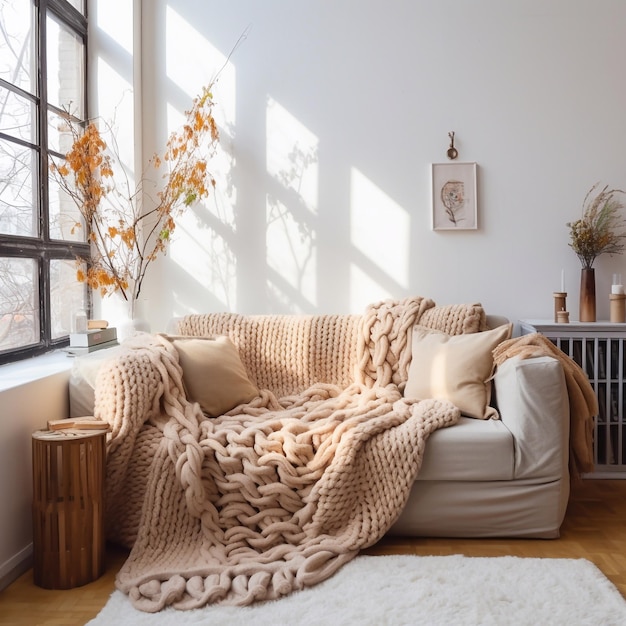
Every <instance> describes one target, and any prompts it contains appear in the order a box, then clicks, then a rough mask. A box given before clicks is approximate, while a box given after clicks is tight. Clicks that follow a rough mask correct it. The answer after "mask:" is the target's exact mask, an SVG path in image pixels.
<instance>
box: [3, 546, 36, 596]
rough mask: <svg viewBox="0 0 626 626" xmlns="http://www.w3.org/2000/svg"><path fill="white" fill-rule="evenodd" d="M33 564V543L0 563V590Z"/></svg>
mask: <svg viewBox="0 0 626 626" xmlns="http://www.w3.org/2000/svg"><path fill="white" fill-rule="evenodd" d="M32 566H33V544H32V543H30V544H28V545H27V546H26V547H25V548H24V549H23V550H20V551H19V552H18V553H17V554H16V555H15V556H13V557H11V558H10V559H9V560H8V561H5V562H4V563H2V565H0V591H2V590H3V589H5V588H6V587H8V586H9V585H10V584H11V583H12V582H13V581H14V580H17V579H18V578H19V577H20V576H21V575H22V574H23V573H24V572H25V571H27V570H28V569H30V568H31V567H32Z"/></svg>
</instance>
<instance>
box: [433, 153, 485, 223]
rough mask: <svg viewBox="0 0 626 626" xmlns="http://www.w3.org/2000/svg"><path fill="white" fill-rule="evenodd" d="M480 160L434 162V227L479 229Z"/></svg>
mask: <svg viewBox="0 0 626 626" xmlns="http://www.w3.org/2000/svg"><path fill="white" fill-rule="evenodd" d="M476 169H477V166H476V163H431V180H432V212H433V216H432V220H433V221H432V227H433V230H476V229H477V228H478V201H477V198H476Z"/></svg>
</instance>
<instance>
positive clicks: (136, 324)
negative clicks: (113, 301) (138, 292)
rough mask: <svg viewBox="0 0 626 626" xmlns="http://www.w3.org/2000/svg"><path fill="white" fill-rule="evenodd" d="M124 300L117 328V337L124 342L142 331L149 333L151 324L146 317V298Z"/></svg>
mask: <svg viewBox="0 0 626 626" xmlns="http://www.w3.org/2000/svg"><path fill="white" fill-rule="evenodd" d="M120 300H121V301H122V305H123V306H122V307H121V311H122V316H121V317H120V322H119V324H118V328H117V339H118V341H120V342H122V341H124V340H125V339H128V338H129V337H134V336H135V335H138V334H140V333H149V332H150V324H149V323H148V321H147V320H146V318H145V314H144V311H145V309H146V307H147V301H146V300H124V299H123V298H120Z"/></svg>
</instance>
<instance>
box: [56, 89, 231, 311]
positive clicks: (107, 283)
mask: <svg viewBox="0 0 626 626" xmlns="http://www.w3.org/2000/svg"><path fill="white" fill-rule="evenodd" d="M214 83H215V81H212V82H211V83H209V84H208V85H207V86H205V87H203V89H202V91H201V93H200V95H199V96H197V97H196V98H195V99H194V100H193V105H192V107H191V109H190V110H189V111H187V112H186V120H185V123H184V125H183V126H182V127H181V128H180V129H179V130H178V131H176V132H173V133H172V134H171V135H170V137H169V139H168V141H167V145H166V148H165V152H164V153H163V155H162V156H161V157H159V156H158V155H155V156H153V157H152V158H151V159H150V161H149V165H150V167H151V168H152V169H153V170H154V171H155V172H157V173H158V172H159V171H161V172H163V174H162V177H163V181H164V183H163V186H162V188H161V189H160V190H159V191H158V193H157V195H156V199H155V200H154V206H151V207H149V208H145V207H144V206H142V204H141V197H142V194H141V192H142V190H143V188H144V187H145V183H146V180H147V177H145V176H144V177H142V179H141V180H140V181H139V183H138V184H137V185H136V186H135V188H134V189H131V186H130V183H129V181H128V178H127V177H126V175H125V173H124V167H123V165H122V162H121V159H120V155H119V152H118V150H117V144H116V143H115V141H114V139H113V140H112V141H111V145H108V144H107V142H106V141H105V139H104V137H103V134H102V133H101V131H100V130H99V128H98V125H97V124H96V123H95V122H94V121H91V122H89V123H88V124H87V126H86V128H84V129H83V128H82V127H81V126H79V125H78V124H76V123H75V122H74V121H73V120H72V118H71V117H70V116H69V115H68V116H67V120H66V124H67V128H66V129H64V130H67V131H68V132H70V133H71V136H72V138H73V144H72V146H71V149H70V150H69V152H68V153H67V154H66V158H65V161H63V162H62V163H58V164H56V163H53V164H51V170H52V174H53V176H55V178H56V180H57V182H58V183H59V185H60V186H61V188H62V189H63V191H64V192H65V193H66V194H67V195H68V196H69V197H70V198H71V199H72V200H73V202H74V203H75V204H76V206H77V207H78V209H79V211H80V213H81V215H82V218H83V220H84V227H85V228H86V229H87V239H88V241H90V242H91V244H92V245H91V258H90V259H89V263H88V265H87V268H86V269H85V264H84V261H82V260H81V259H78V260H77V265H78V270H77V279H78V280H79V281H80V282H86V283H87V284H88V285H89V286H90V287H92V288H93V289H95V290H98V291H99V292H100V294H101V295H102V296H105V295H110V294H112V293H115V292H120V293H121V295H122V297H123V298H124V299H125V300H127V301H128V302H130V303H131V316H132V307H133V305H134V303H135V301H136V300H137V298H138V297H139V294H140V292H141V287H142V284H143V280H144V278H145V275H146V270H147V269H148V266H149V265H150V263H151V262H152V261H154V260H155V259H156V258H157V256H158V255H159V254H160V253H165V251H166V247H167V244H168V242H169V241H170V237H171V235H172V233H173V231H174V229H175V228H176V221H175V218H176V216H177V215H180V213H181V212H182V211H183V210H184V209H186V208H187V207H189V206H191V205H192V204H194V203H196V202H197V201H199V200H201V199H203V198H206V197H207V196H208V195H209V192H210V189H211V188H212V187H214V186H215V179H214V178H213V176H212V175H211V173H210V172H209V170H208V161H209V160H210V159H211V158H212V157H213V156H214V154H215V151H216V148H217V144H218V142H219V131H218V128H217V124H216V122H215V118H214V117H213V109H214V104H215V103H214V100H213V94H212V88H213V86H214ZM107 130H108V131H110V130H111V127H110V126H107ZM111 135H112V136H113V133H111ZM116 177H117V179H118V180H116ZM144 209H145V210H144ZM74 228H83V224H82V223H80V222H77V223H76V224H75V225H74Z"/></svg>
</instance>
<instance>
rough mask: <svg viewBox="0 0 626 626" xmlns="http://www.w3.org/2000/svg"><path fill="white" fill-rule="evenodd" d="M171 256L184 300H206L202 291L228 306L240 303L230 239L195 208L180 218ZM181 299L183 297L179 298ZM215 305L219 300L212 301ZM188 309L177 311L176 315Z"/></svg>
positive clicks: (174, 235) (172, 242)
mask: <svg viewBox="0 0 626 626" xmlns="http://www.w3.org/2000/svg"><path fill="white" fill-rule="evenodd" d="M168 256H169V258H170V260H171V261H172V263H173V268H172V272H173V282H174V284H175V287H176V292H177V293H178V295H179V296H180V295H183V294H184V297H183V298H182V300H183V301H186V302H192V301H196V302H203V303H205V304H207V305H208V304H209V303H208V300H204V299H203V298H202V296H199V294H200V293H202V292H205V293H207V295H210V298H211V299H213V300H214V301H217V302H219V303H220V308H222V309H224V310H229V309H230V310H234V308H235V304H236V286H237V280H236V271H237V265H236V259H235V256H234V253H233V251H232V249H231V248H230V246H229V244H228V241H227V239H226V238H225V237H222V236H220V235H219V234H218V233H217V232H216V231H215V230H214V229H211V228H210V227H209V226H208V225H207V224H203V223H202V222H201V221H200V220H199V219H198V217H197V215H195V214H194V213H193V212H191V211H188V212H187V213H185V214H184V215H182V216H181V217H180V218H179V219H178V220H177V227H176V230H175V231H174V234H173V236H172V241H171V244H170V248H169V251H168ZM179 299H180V298H179ZM212 304H213V306H215V302H213V303H212ZM187 312H188V311H176V312H175V314H176V315H180V314H184V313H187Z"/></svg>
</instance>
